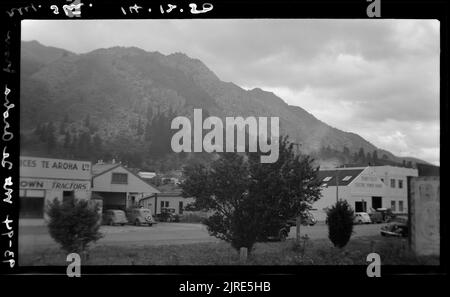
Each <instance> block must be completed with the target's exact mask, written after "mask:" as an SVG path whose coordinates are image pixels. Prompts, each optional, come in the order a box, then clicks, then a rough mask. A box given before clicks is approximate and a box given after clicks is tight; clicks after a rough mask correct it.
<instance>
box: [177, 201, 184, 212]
mask: <svg viewBox="0 0 450 297" xmlns="http://www.w3.org/2000/svg"><path fill="white" fill-rule="evenodd" d="M178 213H179V214H183V201H179V202H178Z"/></svg>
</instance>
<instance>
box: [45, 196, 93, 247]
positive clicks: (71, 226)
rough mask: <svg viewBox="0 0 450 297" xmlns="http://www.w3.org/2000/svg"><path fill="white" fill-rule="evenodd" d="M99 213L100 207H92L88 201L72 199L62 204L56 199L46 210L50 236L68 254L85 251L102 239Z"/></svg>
mask: <svg viewBox="0 0 450 297" xmlns="http://www.w3.org/2000/svg"><path fill="white" fill-rule="evenodd" d="M98 211H99V209H98V206H96V207H92V206H90V205H89V202H88V200H78V199H75V198H74V197H71V198H70V199H68V200H67V201H64V202H62V203H61V202H60V201H59V200H58V199H56V198H55V199H54V200H53V202H50V203H49V205H48V206H47V209H46V212H47V215H48V217H49V223H48V229H49V232H50V236H51V237H52V238H53V239H54V240H55V241H56V242H57V243H59V244H60V245H61V248H62V249H63V250H64V251H66V252H67V253H72V252H75V253H80V252H83V251H85V250H86V248H87V247H88V245H89V244H90V243H91V242H96V241H97V240H99V239H100V238H101V237H102V234H101V233H100V232H99V228H100V224H99V220H100V214H99V212H98Z"/></svg>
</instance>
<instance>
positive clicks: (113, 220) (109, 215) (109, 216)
mask: <svg viewBox="0 0 450 297" xmlns="http://www.w3.org/2000/svg"><path fill="white" fill-rule="evenodd" d="M102 223H103V224H105V225H110V226H114V225H122V226H124V225H125V224H127V223H128V220H127V217H126V215H125V212H124V211H123V210H120V209H107V210H105V211H104V212H103V215H102Z"/></svg>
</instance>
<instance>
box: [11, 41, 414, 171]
mask: <svg viewBox="0 0 450 297" xmlns="http://www.w3.org/2000/svg"><path fill="white" fill-rule="evenodd" d="M193 108H202V109H203V111H204V117H205V113H206V114H208V115H215V116H218V117H222V118H223V117H226V116H243V117H247V116H277V117H279V118H280V130H281V131H280V133H281V134H284V135H289V137H290V138H291V139H293V140H294V141H296V142H299V143H301V150H302V151H303V152H305V153H310V154H313V155H315V156H316V157H317V158H318V159H322V160H323V161H326V160H325V159H330V158H331V157H330V156H328V157H326V158H325V157H324V155H323V154H321V151H322V150H323V149H324V148H327V149H328V150H329V152H330V151H333V152H335V155H336V157H337V159H338V161H337V162H338V163H343V162H346V161H352V160H351V159H352V157H351V156H352V154H356V153H357V152H359V151H360V150H361V149H362V150H363V151H364V153H370V154H373V152H374V151H377V154H378V155H379V156H380V159H384V160H386V161H391V162H402V160H403V159H401V158H398V157H395V156H394V155H393V154H391V153H390V152H388V151H385V150H380V149H378V148H376V147H375V146H374V145H373V144H371V143H370V142H368V141H366V140H365V139H364V138H362V137H361V136H359V135H357V134H355V133H350V132H344V131H341V130H339V129H336V128H333V127H331V126H329V125H327V124H326V123H324V122H322V121H320V120H318V119H317V118H315V117H314V116H313V115H312V114H310V113H308V112H307V111H306V110H304V109H303V108H301V107H298V106H291V105H288V104H286V103H285V102H284V101H283V100H282V99H281V98H279V97H277V96H276V95H275V94H273V93H271V92H266V91H264V90H261V89H259V88H255V89H252V90H245V89H243V88H241V87H239V86H237V85H235V84H233V83H231V82H223V81H221V80H220V79H219V78H218V77H217V75H215V74H214V73H213V72H212V71H211V70H210V69H209V68H208V67H207V66H206V65H205V64H203V62H201V61H200V60H198V59H192V58H190V57H188V56H187V55H185V54H183V53H174V54H170V55H163V54H161V53H159V52H147V51H144V50H142V49H139V48H136V47H112V48H108V49H97V50H94V51H92V52H89V53H85V54H74V53H72V52H69V51H66V50H63V49H58V48H54V47H47V46H44V45H42V44H40V43H38V42H37V41H29V42H22V47H21V108H20V113H21V134H22V137H24V141H23V151H27V152H30V153H44V151H45V148H44V146H43V145H41V146H39V145H36V140H37V141H38V142H42V143H45V142H49V141H50V140H49V139H48V136H45V135H44V136H43V134H46V133H47V134H48V131H47V130H49V128H48V123H49V122H50V123H51V126H52V127H51V129H50V130H51V134H52V136H51V137H52V138H53V135H54V134H55V139H54V140H52V141H51V143H52V144H53V146H56V147H58V144H61V147H62V148H61V149H59V150H56V152H52V153H53V154H55V153H56V154H60V155H67V151H68V148H70V147H74V146H76V145H81V144H79V142H80V141H81V142H83V141H86V142H87V143H88V144H89V143H90V144H92V142H93V138H94V137H97V140H96V141H97V142H101V143H102V146H103V148H104V150H105V151H109V153H111V155H112V156H115V155H117V154H119V155H120V154H121V153H125V152H126V151H131V152H133V154H134V155H135V156H134V157H136V155H139V158H138V160H137V161H136V162H135V163H142V162H144V161H145V160H146V159H148V158H152V156H153V155H152V154H147V153H148V151H146V148H147V147H148V145H149V144H150V145H153V146H154V147H155V146H156V143H157V142H158V143H159V144H158V145H159V146H160V147H161V145H167V141H166V140H161V141H156V140H155V139H158V137H161V136H158V135H159V134H164V133H163V132H162V131H163V130H164V129H163V128H162V127H165V128H167V127H168V125H169V128H170V118H171V116H174V115H185V116H188V117H191V116H192V110H193ZM167 122H169V124H167ZM86 124H87V125H86ZM44 125H47V126H45V127H44ZM55 125H56V126H55ZM54 126H55V127H54ZM58 127H59V129H58ZM46 129H47V130H46ZM44 130H46V131H44ZM159 132H160V133H159ZM85 134H86V135H85ZM36 135H38V136H36ZM36 137H37V138H36ZM165 137H166V138H167V137H168V136H167V135H165ZM74 139H76V141H77V143H74ZM80 139H84V140H80ZM69 140H70V141H69ZM71 141H72V142H73V143H72V142H71ZM130 143H132V144H133V145H132V146H130ZM161 143H163V144H161ZM169 143H170V142H169ZM55 144H56V145H55ZM63 144H64V145H63ZM88 144H86V145H85V146H86V147H88ZM106 148H107V149H106ZM48 149H50V150H51V149H52V147H49V148H48ZM330 149H331V150H330ZM155 150H156V148H155ZM47 151H48V150H47ZM343 151H346V153H347V157H344V155H342V154H340V152H343ZM145 152H147V153H145ZM47 153H48V152H47ZM75 155H76V153H75ZM363 155H364V154H363ZM382 156H383V158H381V157H382ZM75 157H76V156H75ZM86 157H89V155H87V156H86ZM95 157H98V156H95ZM100 157H101V155H100ZM105 157H110V156H109V155H108V156H105ZM331 159H333V158H331ZM335 159H336V158H335ZM408 161H411V160H410V159H408ZM362 162H364V161H362ZM135 165H136V164H135ZM137 165H139V164H137Z"/></svg>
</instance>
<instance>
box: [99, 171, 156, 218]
mask: <svg viewBox="0 0 450 297" xmlns="http://www.w3.org/2000/svg"><path fill="white" fill-rule="evenodd" d="M92 172H93V178H92V191H93V192H94V193H96V194H98V195H100V196H101V197H103V209H122V210H126V209H127V208H129V207H132V206H137V202H138V201H139V199H141V198H142V197H145V196H149V195H152V194H155V193H159V191H158V190H157V189H155V188H154V187H153V186H151V185H150V184H149V183H147V182H146V181H145V180H143V179H142V178H141V177H140V176H139V175H137V174H135V173H133V172H132V171H130V170H128V169H127V168H126V167H124V166H123V165H121V164H120V163H112V164H111V163H109V164H106V163H97V164H95V165H93V166H92Z"/></svg>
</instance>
